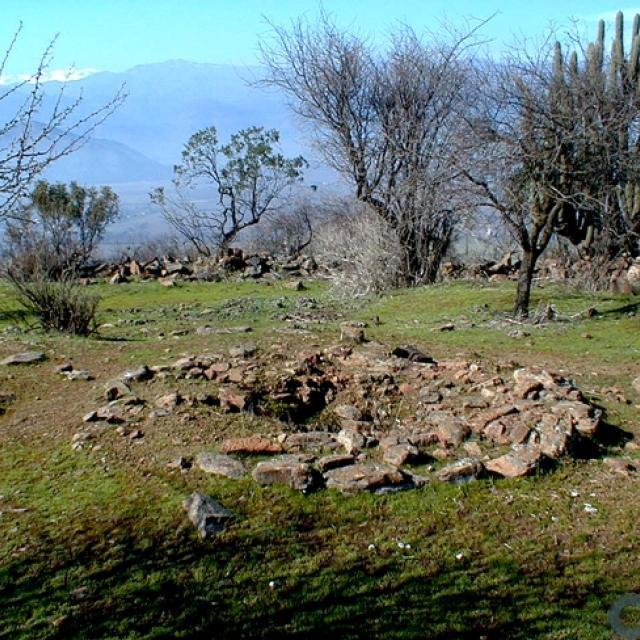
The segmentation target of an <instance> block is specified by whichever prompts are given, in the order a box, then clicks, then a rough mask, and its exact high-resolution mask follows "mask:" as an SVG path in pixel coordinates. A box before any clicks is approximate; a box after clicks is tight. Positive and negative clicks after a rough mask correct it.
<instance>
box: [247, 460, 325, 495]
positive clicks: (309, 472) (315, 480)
mask: <svg viewBox="0 0 640 640" xmlns="http://www.w3.org/2000/svg"><path fill="white" fill-rule="evenodd" d="M251 475H252V477H253V479H254V480H255V481H256V482H257V483H258V484H284V485H287V486H288V487H291V488H292V489H296V490H298V491H302V492H304V493H306V492H308V491H312V490H313V489H315V488H316V487H318V486H319V485H320V484H321V476H320V474H319V473H318V472H317V471H316V470H315V469H314V468H313V466H312V465H311V464H310V463H308V462H303V461H301V459H300V458H298V457H297V456H280V457H279V458H275V459H273V460H265V461H263V462H259V463H258V464H257V465H256V468H255V469H254V470H253V473H252V474H251Z"/></svg>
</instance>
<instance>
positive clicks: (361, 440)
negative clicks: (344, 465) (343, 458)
mask: <svg viewBox="0 0 640 640" xmlns="http://www.w3.org/2000/svg"><path fill="white" fill-rule="evenodd" d="M336 440H337V441H338V442H339V443H340V444H341V445H342V446H343V447H344V448H345V451H346V452H347V453H348V454H356V453H359V452H360V451H361V450H362V449H364V447H365V446H366V444H367V441H366V438H365V437H364V436H363V435H362V434H361V433H359V432H358V431H356V430H355V429H341V430H340V431H339V432H338V434H337V435H336Z"/></svg>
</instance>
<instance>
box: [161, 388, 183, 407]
mask: <svg viewBox="0 0 640 640" xmlns="http://www.w3.org/2000/svg"><path fill="white" fill-rule="evenodd" d="M183 400H184V398H183V397H182V396H181V395H180V394H179V393H178V392H177V391H173V392H171V393H167V394H165V395H163V396H160V397H159V398H156V401H155V405H156V407H158V408H159V409H166V410H167V411H171V410H173V409H175V408H176V407H177V406H178V405H179V404H181V403H182V401H183Z"/></svg>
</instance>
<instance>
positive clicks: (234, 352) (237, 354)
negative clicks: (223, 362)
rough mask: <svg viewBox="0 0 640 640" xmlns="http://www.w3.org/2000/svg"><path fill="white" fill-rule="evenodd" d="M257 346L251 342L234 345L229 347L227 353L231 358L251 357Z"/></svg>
mask: <svg viewBox="0 0 640 640" xmlns="http://www.w3.org/2000/svg"><path fill="white" fill-rule="evenodd" d="M257 350H258V347H256V345H255V344H253V343H247V344H240V345H236V346H234V347H229V355H230V356H231V357H232V358H242V359H244V358H251V357H252V356H254V355H255V354H256V351H257Z"/></svg>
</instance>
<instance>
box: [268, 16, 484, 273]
mask: <svg viewBox="0 0 640 640" xmlns="http://www.w3.org/2000/svg"><path fill="white" fill-rule="evenodd" d="M473 33H474V31H473V30H472V31H470V32H469V33H467V34H463V35H461V36H452V37H447V38H443V39H440V40H438V39H436V38H431V39H430V40H429V41H428V42H426V41H425V40H424V39H423V38H421V37H419V36H418V35H417V34H415V33H414V32H413V31H412V30H411V29H409V28H407V27H405V28H402V29H400V30H399V31H398V32H397V33H396V34H395V36H394V37H393V38H392V39H391V43H390V46H389V48H388V50H387V51H386V52H383V53H377V52H376V49H375V48H374V47H373V46H371V45H370V44H369V43H368V42H367V41H366V40H365V39H363V38H360V37H358V36H356V35H353V34H350V33H348V32H345V31H342V30H340V29H339V28H337V27H336V26H335V25H334V24H333V23H332V21H331V19H330V18H329V17H328V16H327V15H326V14H321V16H320V18H319V21H318V22H317V23H316V24H315V25H311V24H309V23H308V22H307V21H305V20H298V21H296V22H294V23H292V25H291V27H290V28H289V29H286V28H283V27H278V26H275V25H272V35H273V38H272V40H271V42H270V43H265V44H264V45H263V46H262V60H263V63H264V64H265V66H266V68H267V76H266V78H265V80H264V82H265V83H266V84H268V85H272V86H276V87H279V88H280V89H282V90H284V92H285V93H286V94H287V96H288V97H289V101H290V106H291V107H292V108H293V110H294V111H295V112H296V113H297V114H298V115H299V116H301V117H302V118H303V119H304V120H305V121H306V122H308V123H311V125H312V126H313V130H314V133H315V138H316V142H317V143H318V147H319V149H320V150H321V151H322V153H323V154H324V157H325V159H326V161H327V162H328V163H329V164H330V165H331V166H332V167H334V168H335V169H336V170H337V171H339V172H340V173H341V174H342V175H343V176H345V177H346V178H347V179H348V180H349V181H350V183H351V184H352V185H353V187H354V192H355V194H354V195H355V196H356V198H357V199H358V200H359V201H360V202H362V203H364V204H366V205H367V206H368V207H369V208H370V209H372V210H373V211H375V213H376V214H377V215H379V216H380V217H381V218H382V219H383V220H384V221H385V223H386V224H389V225H390V226H391V227H392V228H393V229H395V232H396V233H397V235H398V237H399V238H400V242H401V246H402V248H403V254H404V255H403V262H404V265H405V267H404V271H405V278H406V280H407V281H410V282H432V281H433V280H434V279H435V277H436V274H437V270H438V267H439V264H440V261H441V259H442V257H443V255H444V253H445V252H446V250H447V248H448V247H449V244H450V242H451V240H452V237H453V233H454V231H455V228H456V225H457V223H458V221H459V219H460V217H461V216H462V215H463V213H464V210H465V208H466V207H467V202H466V200H463V199H462V198H461V194H462V193H463V190H462V189H461V188H460V186H461V183H462V172H461V170H460V166H461V165H462V164H463V163H462V162H461V159H462V155H463V154H464V153H465V147H464V145H463V136H461V135H460V128H461V127H462V126H463V125H464V120H463V119H462V118H461V113H460V112H461V111H463V110H464V109H465V106H466V100H465V91H466V78H467V65H466V62H465V57H466V56H465V54H466V52H467V51H468V48H469V47H471V46H472V40H473Z"/></svg>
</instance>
